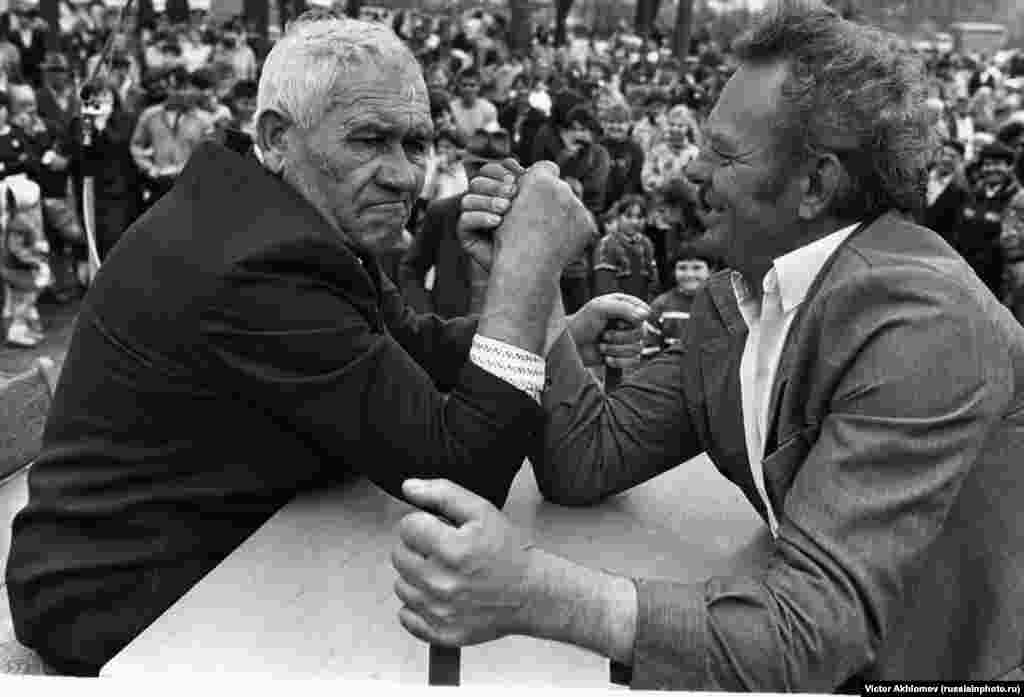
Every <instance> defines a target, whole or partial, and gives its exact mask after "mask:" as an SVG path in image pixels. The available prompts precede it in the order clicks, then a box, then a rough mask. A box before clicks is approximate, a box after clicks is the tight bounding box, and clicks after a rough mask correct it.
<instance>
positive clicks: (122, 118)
mask: <svg viewBox="0 0 1024 697" xmlns="http://www.w3.org/2000/svg"><path fill="white" fill-rule="evenodd" d="M97 101H98V103H99V105H100V108H99V112H98V113H97V114H95V115H86V116H85V117H84V118H88V119H90V122H91V126H90V128H91V129H92V134H93V135H92V143H91V145H89V146H88V147H85V146H84V145H83V143H82V141H81V137H80V136H81V128H82V126H81V119H82V118H83V117H79V118H78V119H76V121H75V123H74V126H73V131H74V132H75V133H77V134H79V137H78V138H77V139H76V141H75V144H76V147H77V148H79V151H80V155H79V157H78V158H77V162H78V169H77V171H76V172H75V177H74V180H75V190H76V191H78V192H80V191H82V180H83V178H84V177H86V176H91V177H93V183H94V192H95V210H96V231H95V234H96V246H97V251H98V252H99V256H100V260H103V259H106V257H107V255H108V254H109V253H110V250H111V249H112V248H113V246H114V245H115V244H116V243H117V241H118V240H119V239H120V237H121V235H122V233H124V231H125V230H126V229H127V228H128V226H129V225H131V223H132V222H133V221H134V220H135V219H136V218H137V217H138V216H139V214H140V213H141V211H142V207H143V203H142V182H141V178H140V174H139V170H138V169H137V168H136V166H135V158H134V156H133V154H132V151H131V145H130V144H131V140H132V134H133V133H134V131H135V121H136V119H135V115H134V114H132V113H130V112H127V111H125V110H124V109H123V108H122V105H121V100H120V97H119V96H118V93H117V91H116V90H115V89H114V86H113V85H110V84H106V85H104V86H103V88H102V89H101V90H100V93H99V95H98V99H97Z"/></svg>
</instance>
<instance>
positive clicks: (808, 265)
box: [732, 224, 857, 535]
mask: <svg viewBox="0 0 1024 697" xmlns="http://www.w3.org/2000/svg"><path fill="white" fill-rule="evenodd" d="M856 229H857V224H854V225H850V226H849V227H845V228H843V229H842V230H839V231H838V232H833V233H832V234H831V235H826V236H825V237H822V238H821V239H819V240H815V241H814V242H812V243H810V244H808V245H804V246H803V247H800V248H798V249H794V250H793V251H792V252H789V253H788V254H784V255H782V256H781V257H778V258H777V259H775V261H774V263H773V264H772V268H771V269H769V271H768V273H767V274H765V277H764V282H763V283H762V288H763V290H764V295H763V297H762V300H761V302H760V303H759V302H758V300H757V298H756V297H755V296H754V295H753V294H752V293H751V292H750V289H749V286H748V285H747V283H746V280H745V279H744V278H743V276H742V275H740V273H739V272H738V271H734V272H733V274H732V287H733V292H734V293H735V294H736V301H737V302H738V303H739V307H740V313H741V314H742V315H743V320H744V321H745V322H746V323H747V328H748V329H749V333H748V334H747V342H746V344H745V345H744V347H743V357H742V359H741V361H740V389H741V393H742V401H743V430H744V433H745V435H746V441H747V453H748V457H749V459H750V471H751V474H752V475H753V478H754V484H755V486H756V487H757V491H758V494H759V495H760V496H761V501H762V502H763V503H764V507H765V510H766V511H767V512H768V525H769V527H770V528H771V532H772V535H777V534H778V529H779V524H778V519H777V517H776V515H775V511H774V510H773V509H772V505H771V502H770V501H769V500H768V494H767V490H766V488H765V483H764V467H763V464H762V461H763V459H764V455H765V453H764V444H765V435H766V431H767V430H768V409H769V406H770V405H769V403H768V402H769V400H770V399H771V393H772V385H773V384H774V383H775V373H776V371H777V370H778V367H779V359H780V358H781V357H782V347H783V346H784V345H785V343H786V337H787V336H788V334H789V329H790V327H791V326H792V324H793V318H794V317H795V316H796V310H797V308H798V307H799V306H800V304H801V303H802V302H803V301H804V300H805V299H806V297H807V292H808V290H809V289H810V287H811V284H813V283H814V281H815V279H816V278H817V277H818V274H820V273H821V270H822V268H823V267H824V265H825V262H826V261H828V258H829V257H830V256H831V255H832V253H833V252H834V251H835V250H836V249H837V248H838V247H839V245H841V244H842V243H843V242H844V241H845V240H846V238H847V237H849V236H850V235H851V234H852V233H853V232H854V230H856Z"/></svg>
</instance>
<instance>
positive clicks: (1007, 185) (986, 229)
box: [956, 88, 1020, 298]
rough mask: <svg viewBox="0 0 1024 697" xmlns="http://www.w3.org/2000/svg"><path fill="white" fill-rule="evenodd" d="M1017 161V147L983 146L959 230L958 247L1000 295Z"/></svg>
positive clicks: (996, 293) (973, 174) (974, 170)
mask: <svg viewBox="0 0 1024 697" xmlns="http://www.w3.org/2000/svg"><path fill="white" fill-rule="evenodd" d="M982 89H985V88H982ZM1013 164H1014V153H1013V151H1012V150H1010V149H1009V148H1008V147H1006V146H1005V145H1003V144H1002V143H998V142H993V143H990V144H988V145H986V146H985V147H984V148H982V149H981V151H980V152H979V153H978V160H977V162H976V163H975V164H974V166H973V167H972V168H971V172H970V173H969V174H968V180H969V181H971V191H970V195H969V196H968V197H967V198H966V200H965V201H964V205H963V207H962V208H961V211H960V220H959V222H958V224H957V231H956V242H957V245H956V247H957V251H958V252H960V254H961V255H962V256H963V257H964V259H966V260H967V263H968V264H970V265H971V268H973V269H974V272H975V273H976V274H978V276H979V277H980V278H981V280H982V281H984V283H985V285H986V286H988V289H989V290H990V291H992V293H993V294H994V295H995V296H996V297H998V298H1002V297H1003V263H1002V256H1001V253H1000V250H999V236H1000V234H1001V232H1002V222H1003V213H1004V211H1005V210H1006V208H1007V206H1008V204H1009V203H1010V200H1011V199H1012V198H1013V197H1014V196H1015V195H1016V194H1017V192H1018V191H1019V189H1020V186H1019V185H1018V184H1017V181H1016V178H1015V177H1014V174H1013Z"/></svg>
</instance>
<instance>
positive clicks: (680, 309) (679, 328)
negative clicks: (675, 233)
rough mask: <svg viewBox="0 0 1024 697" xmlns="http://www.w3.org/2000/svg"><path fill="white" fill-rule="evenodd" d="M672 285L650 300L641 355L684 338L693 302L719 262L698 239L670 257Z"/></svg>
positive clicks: (685, 244)
mask: <svg viewBox="0 0 1024 697" xmlns="http://www.w3.org/2000/svg"><path fill="white" fill-rule="evenodd" d="M672 266H673V268H674V269H675V286H674V287H673V288H671V289H670V290H668V291H666V292H664V293H662V294H661V295H659V296H658V297H657V298H655V299H654V302H652V303H651V315H650V318H649V319H648V321H647V323H646V324H645V325H644V330H645V335H646V341H645V342H644V343H645V347H644V355H653V354H655V353H658V352H659V351H661V350H662V349H664V348H667V347H669V346H674V345H676V344H678V343H680V342H682V340H683V339H684V338H685V337H686V332H687V327H688V325H689V320H690V311H691V309H692V307H693V301H694V299H695V298H696V297H697V293H699V292H700V290H701V288H703V287H704V284H705V283H707V280H708V278H709V277H710V276H711V274H712V272H714V271H715V270H717V268H718V262H717V260H716V259H715V258H714V256H713V255H712V254H711V253H710V252H709V251H708V250H707V247H706V245H702V244H700V243H699V242H686V243H684V244H683V245H682V246H680V248H679V252H678V253H677V254H676V255H675V257H674V258H673V262H672Z"/></svg>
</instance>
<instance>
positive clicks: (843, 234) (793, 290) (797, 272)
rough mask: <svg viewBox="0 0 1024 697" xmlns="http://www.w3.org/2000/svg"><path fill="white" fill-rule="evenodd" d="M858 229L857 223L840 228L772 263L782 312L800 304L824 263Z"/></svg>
mask: <svg viewBox="0 0 1024 697" xmlns="http://www.w3.org/2000/svg"><path fill="white" fill-rule="evenodd" d="M859 225H860V223H854V224H853V225H849V226H847V227H844V228H843V229H842V230H838V231H836V232H833V233H832V234H830V235H826V236H825V237H822V238H821V239H820V240H815V241H814V242H811V243H810V244H806V245H804V246H803V247H799V248H797V249H794V250H793V251H792V252H789V253H788V254H783V255H782V256H781V257H779V258H778V259H776V260H775V263H774V269H775V271H776V274H777V277H778V285H779V294H780V296H781V299H782V311H783V312H789V311H790V310H792V309H793V308H795V307H796V306H797V305H799V304H800V303H802V302H803V301H804V299H805V298H806V297H807V291H808V290H810V288H811V284H813V283H814V280H815V279H816V278H817V277H818V274H819V273H821V270H822V268H824V266H825V262H827V261H828V259H829V257H830V256H832V253H833V252H835V251H836V250H837V249H838V248H839V245H841V244H842V243H843V242H845V241H846V238H847V237H849V236H850V235H852V234H853V233H854V231H856V229H857V228H858V227H859ZM766 280H767V278H766Z"/></svg>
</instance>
